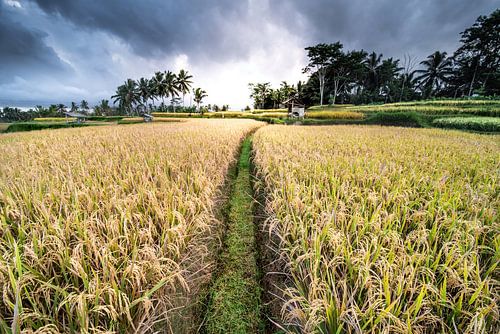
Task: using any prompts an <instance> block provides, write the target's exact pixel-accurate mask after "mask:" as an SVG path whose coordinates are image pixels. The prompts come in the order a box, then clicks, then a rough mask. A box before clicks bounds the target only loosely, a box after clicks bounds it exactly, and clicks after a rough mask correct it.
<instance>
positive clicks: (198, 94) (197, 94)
mask: <svg viewBox="0 0 500 334" xmlns="http://www.w3.org/2000/svg"><path fill="white" fill-rule="evenodd" d="M193 94H194V102H196V105H197V110H198V112H199V111H200V104H201V102H202V101H203V99H204V98H205V97H207V96H208V95H207V92H206V91H204V90H203V89H201V88H196V89H194V90H193ZM201 114H202V115H203V112H202V113H201Z"/></svg>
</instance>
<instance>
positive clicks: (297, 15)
mask: <svg viewBox="0 0 500 334" xmlns="http://www.w3.org/2000/svg"><path fill="white" fill-rule="evenodd" d="M498 7H500V1H498V0H0V104H1V103H2V99H4V100H5V99H10V98H17V99H25V98H32V99H40V97H46V96H51V98H54V99H66V101H67V100H68V99H76V100H78V99H81V98H86V99H88V100H90V101H97V100H99V99H101V98H109V96H111V95H112V94H113V92H114V90H115V89H116V86H117V85H118V84H120V83H121V82H122V81H123V80H125V79H126V78H138V77H141V76H145V77H147V76H150V75H152V74H153V73H154V71H157V70H165V69H172V70H174V68H176V67H183V68H187V69H188V70H191V71H192V72H193V74H194V75H195V78H196V82H197V83H196V84H197V85H198V84H199V85H202V86H203V88H205V89H206V90H208V91H210V93H209V96H210V97H209V100H210V99H211V98H212V96H213V95H215V94H213V93H212V92H214V91H219V92H220V94H219V96H222V98H221V99H225V98H226V96H229V97H234V100H237V101H242V100H243V101H244V102H242V103H245V104H247V101H246V100H245V98H246V97H247V96H248V92H247V89H248V88H247V87H248V86H247V83H248V81H251V80H254V81H257V80H258V81H271V82H280V81H281V80H284V79H287V78H288V79H287V80H295V81H297V80H303V78H302V77H300V78H299V76H300V75H301V70H300V69H301V68H302V67H303V66H304V65H305V62H306V57H305V51H304V50H303V48H304V47H306V46H310V45H314V44H316V43H320V42H325V43H331V42H336V41H338V40H340V41H341V42H342V43H343V44H344V45H345V47H346V49H361V48H362V49H364V50H366V51H369V52H371V51H376V52H378V53H383V54H384V56H385V57H396V58H401V57H403V55H404V54H406V53H410V54H412V55H413V56H414V57H415V58H417V59H418V61H421V60H423V58H425V57H426V56H427V55H429V54H431V53H432V52H434V51H436V50H440V51H448V53H453V51H454V50H455V49H456V48H457V46H458V45H459V39H460V36H459V34H460V32H461V31H463V30H464V29H465V28H467V27H469V26H470V25H472V24H473V23H474V21H475V20H476V18H477V17H478V16H479V15H488V14H490V13H491V12H492V11H493V10H494V9H495V8H498ZM183 59H184V61H183ZM214 77H218V78H219V79H218V80H216V79H214ZM55 94H57V95H55ZM235 96H237V98H236V97H235ZM231 101H233V100H231ZM209 102H217V103H226V102H228V101H209ZM231 103H233V102H231ZM235 104H236V102H235Z"/></svg>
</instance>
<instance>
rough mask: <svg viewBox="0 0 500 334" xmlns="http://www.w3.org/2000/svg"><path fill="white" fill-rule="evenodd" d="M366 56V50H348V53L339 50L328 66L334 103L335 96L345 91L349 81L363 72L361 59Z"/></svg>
mask: <svg viewBox="0 0 500 334" xmlns="http://www.w3.org/2000/svg"><path fill="white" fill-rule="evenodd" d="M365 57H366V52H364V51H363V50H361V51H350V52H348V53H344V52H342V50H340V52H339V53H338V54H337V57H336V58H335V59H332V63H331V64H330V65H329V67H328V77H329V80H330V81H331V83H332V85H333V87H332V93H333V101H332V103H333V104H335V102H336V100H337V96H338V95H339V94H340V93H343V92H345V91H346V90H347V89H348V88H349V86H350V84H351V83H353V82H355V81H357V80H358V78H359V77H360V76H361V74H362V73H363V69H364V67H363V59H365Z"/></svg>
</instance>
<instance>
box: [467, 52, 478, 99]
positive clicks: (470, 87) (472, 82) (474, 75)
mask: <svg viewBox="0 0 500 334" xmlns="http://www.w3.org/2000/svg"><path fill="white" fill-rule="evenodd" d="M478 66H479V59H478V60H477V61H476V68H475V69H474V74H473V75H472V81H471V82H470V86H469V97H471V96H472V89H473V88H474V81H475V80H476V73H477V67H478Z"/></svg>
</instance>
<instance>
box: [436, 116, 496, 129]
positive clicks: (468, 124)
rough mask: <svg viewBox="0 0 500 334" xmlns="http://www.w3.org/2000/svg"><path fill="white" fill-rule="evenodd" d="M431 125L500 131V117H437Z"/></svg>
mask: <svg viewBox="0 0 500 334" xmlns="http://www.w3.org/2000/svg"><path fill="white" fill-rule="evenodd" d="M433 125H434V126H436V127H440V128H452V129H463V130H471V131H486V132H500V117H447V118H438V119H435V120H434V121H433Z"/></svg>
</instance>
